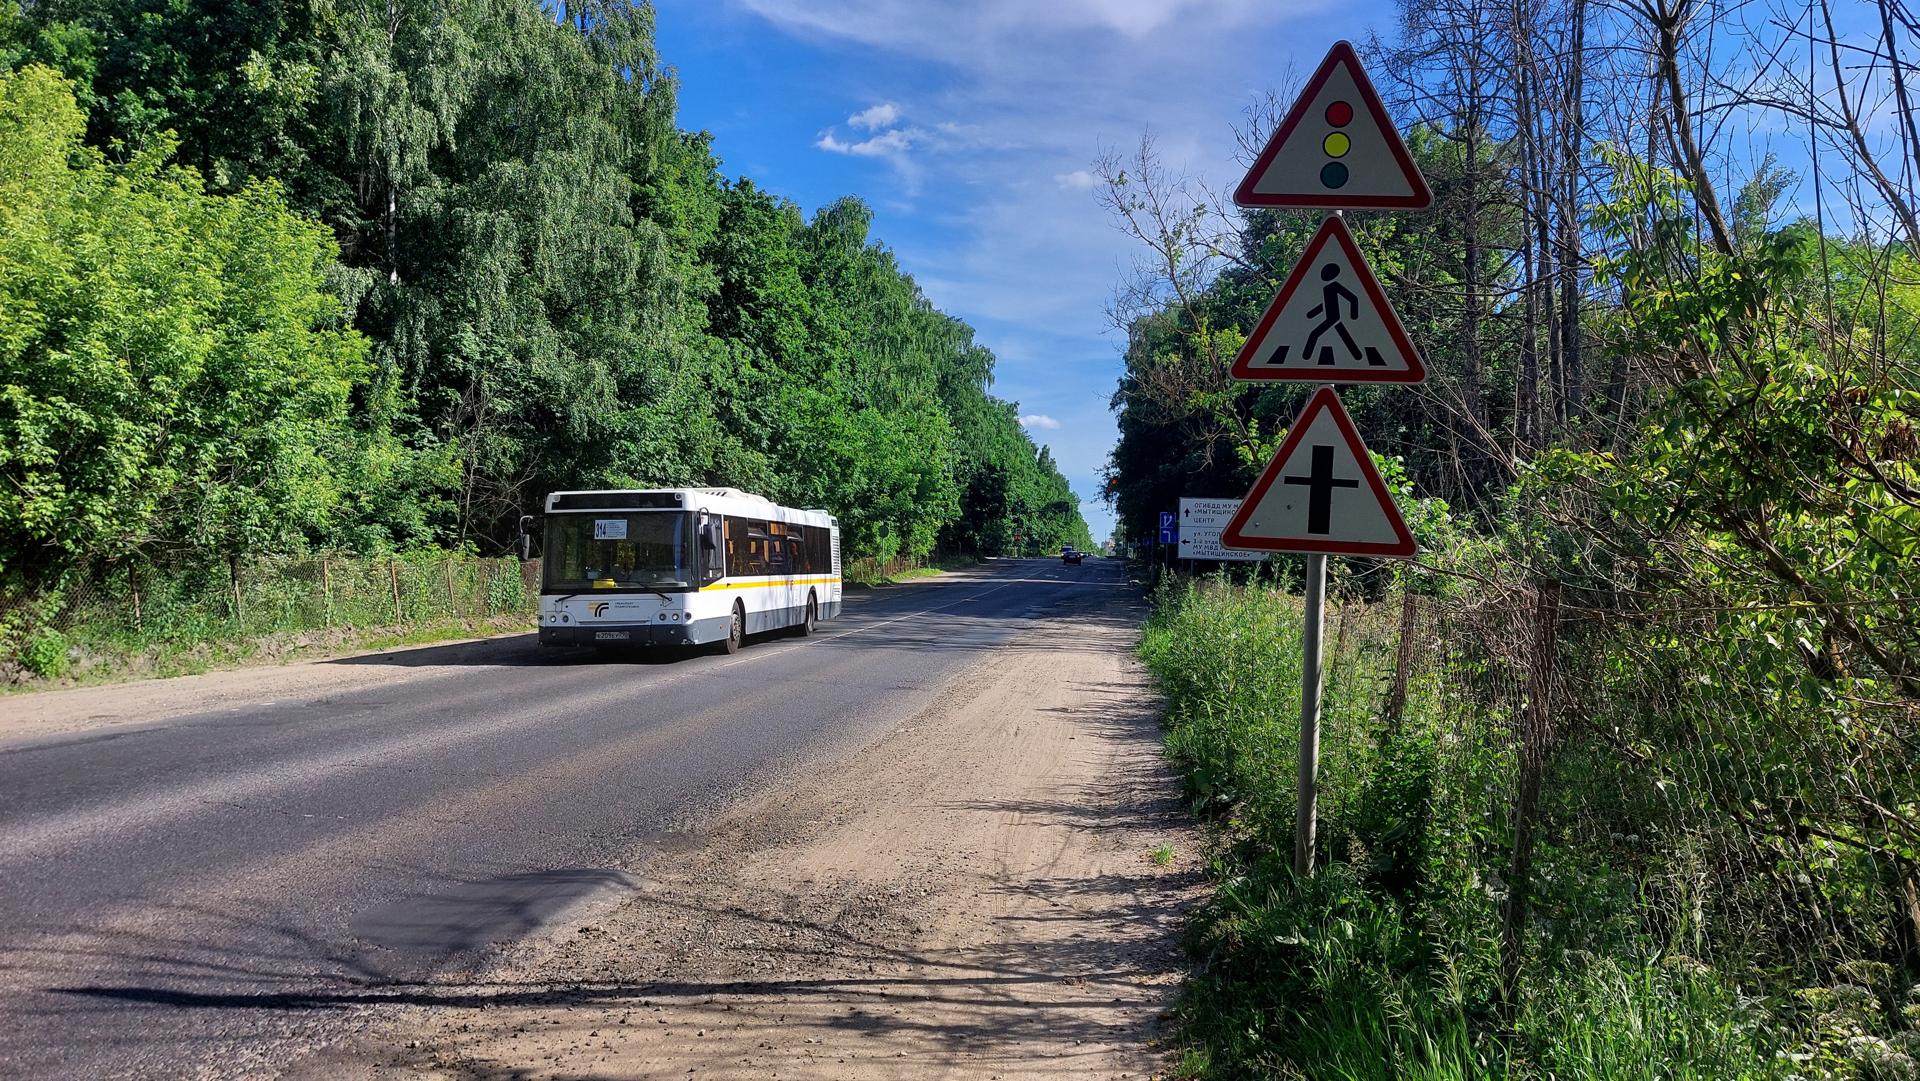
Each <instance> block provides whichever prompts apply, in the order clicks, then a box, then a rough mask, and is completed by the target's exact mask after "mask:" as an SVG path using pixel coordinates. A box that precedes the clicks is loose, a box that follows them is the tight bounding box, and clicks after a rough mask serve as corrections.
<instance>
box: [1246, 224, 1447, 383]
mask: <svg viewBox="0 0 1920 1081" xmlns="http://www.w3.org/2000/svg"><path fill="white" fill-rule="evenodd" d="M1330 239H1331V240H1337V241H1339V242H1340V248H1341V250H1342V251H1344V252H1346V255H1347V261H1348V262H1349V263H1352V264H1353V269H1354V273H1356V274H1358V275H1359V276H1360V284H1361V285H1363V286H1364V287H1365V288H1366V292H1367V299H1369V300H1371V301H1373V306H1374V309H1375V310H1377V311H1378V312H1379V313H1380V318H1381V321H1382V322H1384V323H1386V324H1387V335H1388V336H1389V337H1391V338H1392V339H1393V344H1394V345H1395V346H1396V347H1398V348H1399V350H1400V357H1401V359H1403V360H1405V361H1406V362H1407V368H1406V370H1405V371H1384V372H1374V371H1373V370H1372V369H1369V368H1348V369H1345V370H1342V369H1339V368H1322V367H1320V366H1319V365H1314V366H1313V367H1312V368H1265V367H1262V368H1256V367H1254V366H1253V354H1254V352H1255V350H1256V349H1257V347H1258V346H1259V345H1260V343H1262V342H1264V341H1266V339H1267V335H1268V334H1270V333H1272V332H1273V324H1274V323H1275V322H1277V321H1278V320H1279V318H1280V312H1281V309H1283V308H1285V307H1286V306H1287V301H1289V300H1291V299H1293V294H1294V293H1295V292H1296V291H1298V289H1299V288H1300V283H1301V282H1303V281H1305V280H1306V277H1307V273H1308V271H1310V270H1311V269H1312V268H1313V265H1314V264H1315V263H1316V262H1318V261H1319V259H1320V252H1321V250H1322V249H1324V248H1325V247H1326V246H1327V241H1328V240H1330ZM1231 374H1232V376H1233V377H1234V378H1235V379H1238V380H1240V381H1242V382H1246V383H1424V382H1426V381H1427V365H1426V362H1425V361H1424V360H1422V359H1420V351H1419V350H1418V349H1415V348H1414V347H1413V339H1411V338H1409V337H1407V328H1406V327H1405V326H1402V325H1401V323H1400V315H1399V313H1398V312H1395V311H1394V310H1393V305H1392V304H1390V303H1388V302H1387V294H1386V292H1385V291H1384V290H1382V289H1381V288H1380V279H1378V278H1376V277H1374V275H1373V268H1372V267H1371V266H1368V265H1367V261H1366V259H1365V258H1363V257H1362V256H1361V254H1360V248H1359V245H1357V244H1355V243H1354V241H1353V233H1352V232H1350V231H1349V230H1348V229H1347V223H1346V222H1344V221H1342V220H1341V219H1340V218H1338V217H1334V216H1329V217H1328V218H1327V219H1326V220H1325V221H1323V222H1321V223H1320V230H1319V231H1318V232H1316V233H1314V234H1313V239H1312V240H1310V241H1308V242H1307V249H1306V251H1304V252H1302V253H1301V255H1300V261H1299V262H1297V263H1295V264H1294V265H1293V272H1292V273H1290V274H1288V275H1287V281H1286V284H1285V285H1282V286H1281V287H1280V292H1279V293H1278V294H1277V295H1275V296H1274V298H1273V302H1272V303H1270V304H1268V305H1267V310H1266V312H1265V314H1263V315H1261V316H1260V322H1258V323H1256V324H1255V325H1254V328H1253V333H1251V334H1249V335H1247V340H1246V343H1245V344H1243V345H1241V346H1240V352H1239V354H1238V355H1236V356H1235V357H1234V358H1233V371H1232V373H1231Z"/></svg>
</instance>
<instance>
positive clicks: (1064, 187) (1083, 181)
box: [1053, 169, 1095, 191]
mask: <svg viewBox="0 0 1920 1081" xmlns="http://www.w3.org/2000/svg"><path fill="white" fill-rule="evenodd" d="M1053 182H1054V183H1055V184H1058V185H1060V190H1061V191H1092V190H1093V185H1094V183H1095V181H1094V178H1093V174H1092V173H1090V172H1088V171H1087V170H1085V169H1075V170H1074V171H1073V172H1071V173H1055V174H1053Z"/></svg>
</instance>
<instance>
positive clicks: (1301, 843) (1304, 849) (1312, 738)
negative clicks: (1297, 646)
mask: <svg viewBox="0 0 1920 1081" xmlns="http://www.w3.org/2000/svg"><path fill="white" fill-rule="evenodd" d="M1306 600H1307V604H1306V622H1307V626H1306V633H1305V635H1303V636H1302V639H1301V642H1302V649H1301V657H1300V807H1299V811H1298V814H1297V816H1296V818H1295V820H1294V827H1293V871H1294V873H1295V874H1298V875H1310V874H1312V873H1313V834H1314V828H1315V826H1316V824H1317V819H1318V816H1319V813H1320V809H1319V797H1318V792H1317V785H1318V781H1319V775H1320V660H1321V656H1322V638H1323V635H1322V631H1323V630H1324V628H1325V626H1326V621H1327V557H1326V556H1325V555H1322V554H1319V553H1315V554H1313V555H1309V556H1308V557H1307V598H1306Z"/></svg>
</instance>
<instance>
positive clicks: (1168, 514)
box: [1160, 510, 1180, 544]
mask: <svg viewBox="0 0 1920 1081" xmlns="http://www.w3.org/2000/svg"><path fill="white" fill-rule="evenodd" d="M1160 543H1161V544H1179V543H1180V516H1179V515H1178V514H1175V513H1174V512H1172V511H1170V510H1163V511H1161V512H1160Z"/></svg>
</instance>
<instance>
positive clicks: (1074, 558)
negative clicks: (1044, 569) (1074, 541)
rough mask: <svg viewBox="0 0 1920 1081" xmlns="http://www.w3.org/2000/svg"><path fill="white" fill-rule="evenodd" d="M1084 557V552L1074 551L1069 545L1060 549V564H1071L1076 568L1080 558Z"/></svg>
mask: <svg viewBox="0 0 1920 1081" xmlns="http://www.w3.org/2000/svg"><path fill="white" fill-rule="evenodd" d="M1085 555H1086V553H1085V552H1080V551H1075V550H1074V547H1073V545H1071V544H1069V545H1067V546H1066V547H1064V548H1062V549H1060V562H1062V563H1068V564H1072V565H1073V566H1076V567H1077V566H1079V565H1080V560H1081V558H1082V557H1084V556H1085Z"/></svg>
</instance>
